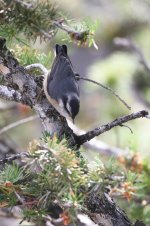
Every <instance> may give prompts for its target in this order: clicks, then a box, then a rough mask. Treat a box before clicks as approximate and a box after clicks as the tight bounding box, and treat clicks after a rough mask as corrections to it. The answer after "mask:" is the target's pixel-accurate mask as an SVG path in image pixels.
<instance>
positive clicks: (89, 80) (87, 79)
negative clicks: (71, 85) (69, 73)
mask: <svg viewBox="0 0 150 226" xmlns="http://www.w3.org/2000/svg"><path fill="white" fill-rule="evenodd" d="M76 78H77V79H82V80H85V81H88V82H92V83H94V84H96V85H98V86H101V87H102V88H104V89H106V90H108V91H110V92H111V93H112V94H113V95H114V96H115V97H117V99H118V100H119V101H121V102H122V103H123V104H124V105H125V106H126V107H127V108H128V109H129V110H131V107H130V106H129V105H128V104H127V103H126V102H125V101H124V100H123V99H122V98H121V97H120V96H119V95H118V94H117V93H116V92H115V91H114V90H112V89H111V88H110V87H108V86H105V85H103V84H101V83H99V82H96V81H94V80H92V79H89V78H85V77H81V76H80V75H78V74H77V76H76Z"/></svg>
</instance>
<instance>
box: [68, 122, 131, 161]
mask: <svg viewBox="0 0 150 226" xmlns="http://www.w3.org/2000/svg"><path fill="white" fill-rule="evenodd" d="M69 126H70V127H71V128H72V129H73V131H74V133H76V134H77V135H78V136H80V135H83V134H85V131H83V130H81V129H79V128H78V127H77V126H76V125H75V124H73V123H71V125H69ZM83 146H84V147H85V148H86V149H90V150H93V151H95V152H98V153H100V154H103V155H108V156H116V157H118V156H122V155H126V154H127V151H126V150H123V149H121V148H117V147H113V146H110V145H108V144H106V143H104V142H102V141H100V140H98V139H96V138H93V139H91V140H90V141H88V142H86V143H84V144H83Z"/></svg>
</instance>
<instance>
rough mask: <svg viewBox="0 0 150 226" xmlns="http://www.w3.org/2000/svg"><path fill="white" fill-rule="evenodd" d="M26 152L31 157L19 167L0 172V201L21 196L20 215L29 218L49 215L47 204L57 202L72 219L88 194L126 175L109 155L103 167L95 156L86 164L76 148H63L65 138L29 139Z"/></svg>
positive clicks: (12, 201) (11, 201)
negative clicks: (95, 159)
mask: <svg viewBox="0 0 150 226" xmlns="http://www.w3.org/2000/svg"><path fill="white" fill-rule="evenodd" d="M29 154H30V157H31V158H30V160H29V161H28V162H27V163H26V164H25V165H24V166H23V167H18V166H16V165H15V164H13V165H6V167H5V168H4V169H3V170H2V171H1V172H0V190H1V197H0V200H1V201H0V205H2V202H4V201H5V202H6V203H7V205H8V206H13V205H16V204H17V203H20V199H22V200H24V201H23V203H21V204H22V205H23V209H24V211H23V214H24V217H25V218H32V220H35V219H38V221H43V220H44V217H45V216H46V215H47V214H49V215H50V216H52V215H53V210H52V209H51V206H52V205H56V204H57V205H58V206H59V208H61V211H62V213H65V214H66V212H67V213H68V216H69V218H70V219H71V220H72V221H75V220H76V215H77V213H78V211H80V210H81V209H86V199H87V198H88V196H89V194H92V193H93V192H94V193H95V192H96V193H97V194H102V192H104V191H105V190H106V189H108V188H109V190H110V192H111V190H113V188H116V187H117V188H118V191H119V189H120V186H121V184H120V183H122V181H123V182H124V181H125V178H126V176H125V175H126V174H125V173H124V172H123V171H122V170H121V169H120V170H119V171H118V170H117V169H119V168H118V165H116V163H115V160H113V159H111V160H110V161H108V163H107V164H106V167H104V166H103V165H102V164H101V162H99V161H98V160H97V161H96V164H95V167H94V168H90V167H89V166H88V162H87V161H85V160H84V159H83V158H82V157H78V156H77V155H76V151H73V150H71V149H68V148H67V143H66V140H65V139H64V140H62V141H61V142H60V141H58V139H57V138H56V137H54V138H53V139H51V138H50V137H49V136H44V138H43V139H42V141H41V142H40V143H39V141H34V142H32V143H30V145H29ZM116 177H117V178H119V179H116ZM122 178H123V180H122ZM134 183H135V181H134ZM16 193H17V194H18V195H16ZM120 194H122V193H121V190H120ZM18 197H20V199H18ZM30 203H33V204H30ZM31 207H32V208H31ZM36 221H37V220H36Z"/></svg>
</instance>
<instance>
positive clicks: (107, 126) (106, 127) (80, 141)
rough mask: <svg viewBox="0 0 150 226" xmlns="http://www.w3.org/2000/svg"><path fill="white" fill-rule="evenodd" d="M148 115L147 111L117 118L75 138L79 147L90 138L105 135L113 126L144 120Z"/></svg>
mask: <svg viewBox="0 0 150 226" xmlns="http://www.w3.org/2000/svg"><path fill="white" fill-rule="evenodd" d="M148 115H149V113H148V112H147V111H145V110H142V111H138V112H136V113H132V114H130V115H126V116H122V117H119V118H117V119H115V120H114V121H112V122H110V123H107V124H105V125H102V126H100V127H98V128H96V129H94V130H91V131H89V132H87V133H85V134H83V135H80V136H78V138H77V142H78V145H79V146H80V145H82V144H83V143H85V142H87V141H89V140H91V139H92V138H94V137H96V136H99V135H100V134H102V133H105V132H106V131H109V130H111V129H112V128H113V127H115V126H120V125H122V124H123V123H126V122H128V121H131V120H134V119H137V118H143V117H145V118H146V117H147V116H148Z"/></svg>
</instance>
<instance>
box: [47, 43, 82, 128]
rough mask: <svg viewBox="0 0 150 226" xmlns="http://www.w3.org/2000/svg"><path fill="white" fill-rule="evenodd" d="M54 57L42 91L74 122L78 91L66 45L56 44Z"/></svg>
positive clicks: (58, 109)
mask: <svg viewBox="0 0 150 226" xmlns="http://www.w3.org/2000/svg"><path fill="white" fill-rule="evenodd" d="M55 49H56V57H55V59H54V62H53V64H52V68H51V71H50V73H49V74H48V75H47V76H46V77H45V79H44V82H43V88H44V93H45V95H46V98H47V100H48V101H49V102H50V104H51V105H52V106H53V107H54V108H55V109H56V110H57V112H59V113H60V115H62V116H64V117H65V118H66V119H67V120H69V121H71V122H72V123H73V124H74V119H75V117H76V115H77V114H78V112H79V108H80V92H79V86H78V82H77V79H76V76H75V75H76V73H75V72H74V70H73V66H72V63H71V60H70V58H69V56H68V53H67V46H66V45H62V46H61V45H58V44H56V47H55Z"/></svg>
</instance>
